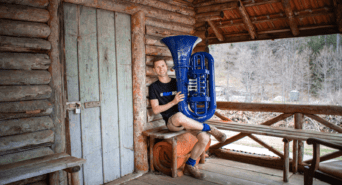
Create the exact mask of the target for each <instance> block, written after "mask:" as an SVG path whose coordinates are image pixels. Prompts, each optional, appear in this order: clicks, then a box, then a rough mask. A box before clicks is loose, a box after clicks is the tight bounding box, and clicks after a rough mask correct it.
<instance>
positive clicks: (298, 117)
mask: <svg viewBox="0 0 342 185" xmlns="http://www.w3.org/2000/svg"><path fill="white" fill-rule="evenodd" d="M302 122H303V114H301V113H295V114H294V126H295V129H302V127H303V123H302ZM299 142H302V141H299V140H293V160H292V172H293V173H294V174H295V173H297V170H298V164H301V163H302V162H303V156H302V155H303V153H302V152H299V150H304V149H303V148H302V146H301V148H300V149H299ZM299 153H301V154H300V155H301V162H299Z"/></svg>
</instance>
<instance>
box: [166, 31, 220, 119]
mask: <svg viewBox="0 0 342 185" xmlns="http://www.w3.org/2000/svg"><path fill="white" fill-rule="evenodd" d="M161 41H162V42H163V43H164V44H165V45H166V46H167V47H168V48H169V50H170V51H171V54H172V59H173V62H174V67H173V69H174V70H175V72H176V79H177V90H178V92H179V91H181V93H182V94H184V100H183V101H181V102H179V103H178V109H179V111H180V112H182V113H183V114H184V115H186V116H187V117H189V118H192V119H194V120H197V121H199V122H204V121H206V120H208V119H210V118H211V117H212V116H213V115H214V113H215V110H216V93H215V72H214V59H213V57H212V56H211V55H210V54H209V53H206V52H197V53H194V54H193V55H191V53H192V50H193V48H194V47H195V46H196V44H198V43H199V42H201V41H202V39H201V38H198V37H195V36H190V35H179V36H172V37H166V38H163V39H162V40H161Z"/></svg>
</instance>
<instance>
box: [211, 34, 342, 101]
mask: <svg viewBox="0 0 342 185" xmlns="http://www.w3.org/2000/svg"><path fill="white" fill-rule="evenodd" d="M341 44H342V41H341V35H340V34H334V35H323V36H315V37H302V38H291V39H277V40H273V41H272V40H268V41H254V42H243V43H233V44H221V45H211V46H209V48H210V53H211V54H212V55H213V57H214V59H215V78H216V80H215V83H216V86H220V87H221V89H223V90H222V91H223V92H222V93H221V95H224V96H223V97H221V101H239V102H241V101H242V102H271V103H277V102H278V103H289V102H290V103H304V104H329V105H342V48H341ZM291 91H298V93H299V98H298V101H297V102H293V101H292V102H291V101H290V100H291V99H290V92H291ZM218 95H220V94H218ZM222 98H223V99H222ZM218 99H219V100H220V98H218Z"/></svg>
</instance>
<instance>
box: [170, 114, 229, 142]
mask: <svg viewBox="0 0 342 185" xmlns="http://www.w3.org/2000/svg"><path fill="white" fill-rule="evenodd" d="M169 121H170V122H171V123H172V125H174V126H175V127H178V128H181V127H184V128H185V129H186V130H198V131H206V132H209V133H210V134H212V135H213V136H214V137H215V138H216V139H217V140H218V141H219V142H221V143H222V142H224V141H225V140H226V138H227V136H226V134H224V133H223V132H221V131H219V130H218V129H217V128H216V127H214V126H209V125H207V124H203V123H200V122H198V121H196V120H193V119H191V118H188V117H187V116H185V115H184V114H183V113H181V112H177V113H176V114H175V115H173V116H172V117H170V119H169Z"/></svg>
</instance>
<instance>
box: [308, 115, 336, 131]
mask: <svg viewBox="0 0 342 185" xmlns="http://www.w3.org/2000/svg"><path fill="white" fill-rule="evenodd" d="M305 116H307V117H309V118H312V119H314V120H316V121H318V122H319V123H322V124H323V125H325V126H327V127H329V128H331V129H333V130H335V131H336V132H338V133H342V127H339V126H337V125H334V124H332V123H330V122H329V121H326V120H325V119H323V118H321V117H319V116H316V115H314V114H305Z"/></svg>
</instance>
